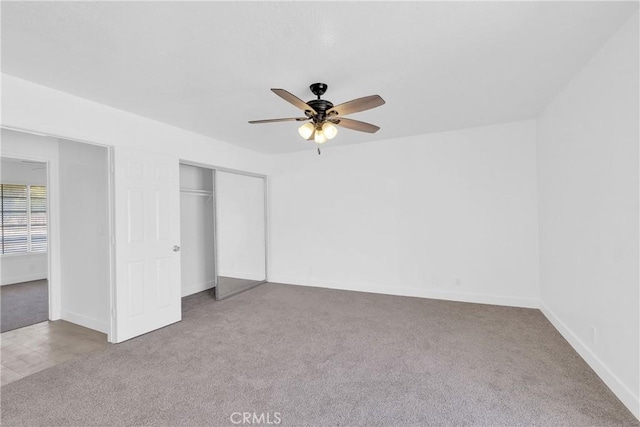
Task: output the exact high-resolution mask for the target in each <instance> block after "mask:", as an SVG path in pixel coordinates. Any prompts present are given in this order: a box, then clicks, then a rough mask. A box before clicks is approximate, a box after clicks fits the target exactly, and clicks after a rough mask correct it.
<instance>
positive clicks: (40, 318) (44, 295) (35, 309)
mask: <svg viewBox="0 0 640 427" xmlns="http://www.w3.org/2000/svg"><path fill="white" fill-rule="evenodd" d="M47 319H49V288H48V285H47V281H46V280H35V281H33V282H24V283H17V284H15V285H6V286H0V330H1V331H2V332H7V331H11V330H13V329H18V328H23V327H25V326H29V325H33V324H34V323H40V322H44V321H45V320H47Z"/></svg>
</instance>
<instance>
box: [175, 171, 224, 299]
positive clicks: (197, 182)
mask: <svg viewBox="0 0 640 427" xmlns="http://www.w3.org/2000/svg"><path fill="white" fill-rule="evenodd" d="M180 188H181V190H184V189H187V190H198V191H204V192H209V193H210V195H208V194H204V193H203V194H197V193H190V192H188V191H187V192H184V191H183V192H181V193H180V247H181V249H180V262H181V267H182V268H181V269H180V271H181V276H182V296H183V297H184V296H187V295H191V294H195V293H197V292H202V291H204V290H207V289H210V288H212V287H214V286H215V280H216V276H215V274H216V273H215V252H214V237H213V229H214V217H213V171H212V170H210V169H204V168H199V167H196V166H189V165H180Z"/></svg>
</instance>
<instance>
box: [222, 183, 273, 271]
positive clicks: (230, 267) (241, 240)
mask: <svg viewBox="0 0 640 427" xmlns="http://www.w3.org/2000/svg"><path fill="white" fill-rule="evenodd" d="M215 188H216V232H217V233H218V238H217V242H218V269H219V272H218V275H219V276H224V277H234V278H240V279H249V280H264V279H265V274H266V271H265V267H266V265H265V227H266V225H265V218H264V216H265V215H264V213H265V209H264V180H263V179H262V178H258V177H252V176H245V175H239V174H235V173H227V172H221V171H216V184H215Z"/></svg>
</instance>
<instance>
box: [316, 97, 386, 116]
mask: <svg viewBox="0 0 640 427" xmlns="http://www.w3.org/2000/svg"><path fill="white" fill-rule="evenodd" d="M382 104H384V99H382V98H381V97H380V95H371V96H365V97H364V98H358V99H352V100H351V101H347V102H343V103H342V104H339V105H336V106H335V107H333V108H331V109H330V110H329V111H327V114H332V112H334V114H338V115H340V116H345V115H347V114H353V113H357V112H359V111H365V110H370V109H372V108H376V107H379V106H381V105H382Z"/></svg>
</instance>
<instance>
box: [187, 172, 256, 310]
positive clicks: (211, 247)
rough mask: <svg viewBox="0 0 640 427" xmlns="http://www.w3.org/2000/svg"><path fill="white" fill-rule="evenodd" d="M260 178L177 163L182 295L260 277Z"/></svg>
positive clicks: (220, 293) (219, 294)
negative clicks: (178, 164) (178, 173)
mask: <svg viewBox="0 0 640 427" xmlns="http://www.w3.org/2000/svg"><path fill="white" fill-rule="evenodd" d="M265 190H266V177H264V176H260V175H254V174H250V173H244V172H238V171H231V170H226V169H225V170H223V169H218V168H214V167H206V166H203V165H197V164H192V163H188V162H181V163H180V242H181V243H180V246H181V248H180V252H181V271H182V273H181V274H182V277H181V279H182V297H183V298H184V297H186V296H189V295H193V294H196V293H199V292H203V291H209V290H211V291H212V296H214V297H215V299H216V300H221V299H224V298H227V297H230V296H232V295H236V294H238V293H240V292H243V291H246V290H248V289H251V288H253V287H255V286H258V285H260V284H262V283H265V282H266V278H267V267H266V266H267V262H266V254H267V252H266V243H267V236H266V194H265Z"/></svg>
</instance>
